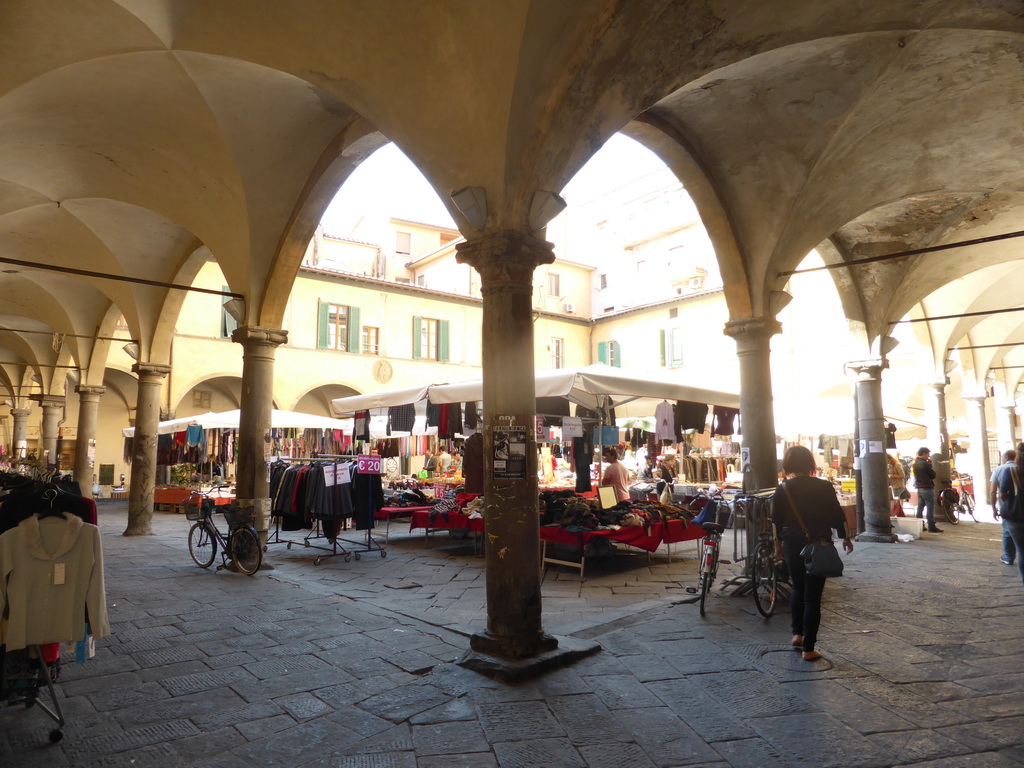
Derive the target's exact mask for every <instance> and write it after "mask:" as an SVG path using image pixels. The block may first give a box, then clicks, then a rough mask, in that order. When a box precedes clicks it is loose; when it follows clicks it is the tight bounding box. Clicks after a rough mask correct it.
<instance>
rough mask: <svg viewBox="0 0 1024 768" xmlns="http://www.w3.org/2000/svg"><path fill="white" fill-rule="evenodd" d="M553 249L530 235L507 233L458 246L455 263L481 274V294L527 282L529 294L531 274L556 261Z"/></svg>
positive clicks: (496, 234)
mask: <svg viewBox="0 0 1024 768" xmlns="http://www.w3.org/2000/svg"><path fill="white" fill-rule="evenodd" d="M553 247H554V246H553V245H552V244H551V243H549V242H547V241H545V240H541V239H540V238H537V237H534V236H533V235H528V234H526V233H524V232H517V231H515V230H511V229H509V230H504V231H501V232H495V233H493V234H490V235H485V236H484V237H478V238H475V239H473V240H467V241H465V242H463V243H459V244H458V245H456V246H455V260H456V261H457V262H458V263H459V264H469V265H470V266H471V267H473V268H474V269H476V271H477V272H479V273H480V278H481V282H482V286H481V289H482V290H486V289H487V287H488V286H489V285H491V286H493V285H496V284H501V283H522V282H524V281H526V282H529V283H530V286H531V291H532V286H533V271H534V270H535V269H536V268H537V267H539V266H540V265H541V264H551V263H552V262H553V261H554V260H555V253H554V251H553V250H552V248H553Z"/></svg>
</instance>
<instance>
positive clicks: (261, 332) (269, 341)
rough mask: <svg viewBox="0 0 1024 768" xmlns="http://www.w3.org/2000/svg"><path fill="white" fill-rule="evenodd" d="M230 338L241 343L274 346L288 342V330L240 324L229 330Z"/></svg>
mask: <svg viewBox="0 0 1024 768" xmlns="http://www.w3.org/2000/svg"><path fill="white" fill-rule="evenodd" d="M231 340H232V341H233V342H235V343H237V344H242V345H248V344H261V345H266V346H269V347H275V348H276V347H279V346H281V345H282V344H286V343H288V331H284V330H281V329H280V328H266V327H264V326H261V325H240V326H239V327H238V328H235V330H233V331H232V332H231Z"/></svg>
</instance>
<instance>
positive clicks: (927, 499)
mask: <svg viewBox="0 0 1024 768" xmlns="http://www.w3.org/2000/svg"><path fill="white" fill-rule="evenodd" d="M931 455H932V452H931V451H929V450H928V449H927V448H925V447H924V446H922V447H920V448H918V449H917V458H916V459H914V487H915V488H916V489H917V516H918V517H921V510H924V513H925V518H926V521H927V523H928V532H929V533H942V529H941V528H939V526H937V525H936V524H935V468H934V467H933V466H932V459H931Z"/></svg>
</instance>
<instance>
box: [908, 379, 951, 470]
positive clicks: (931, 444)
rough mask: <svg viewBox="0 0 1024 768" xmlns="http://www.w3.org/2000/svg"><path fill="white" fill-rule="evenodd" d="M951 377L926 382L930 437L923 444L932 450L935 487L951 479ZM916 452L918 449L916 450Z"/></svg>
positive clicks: (926, 406)
mask: <svg viewBox="0 0 1024 768" xmlns="http://www.w3.org/2000/svg"><path fill="white" fill-rule="evenodd" d="M948 385H949V379H947V378H941V379H936V380H935V381H929V382H926V383H925V398H926V399H925V412H926V414H927V417H928V425H927V426H928V437H927V440H926V442H924V443H922V445H925V446H927V447H928V448H930V449H931V452H932V464H933V466H934V467H935V481H936V482H935V487H936V488H941V487H942V482H943V481H944V480H948V479H949V427H947V426H946V387H947V386H948ZM914 453H915V454H916V453H917V451H914Z"/></svg>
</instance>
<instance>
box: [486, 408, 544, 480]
mask: <svg viewBox="0 0 1024 768" xmlns="http://www.w3.org/2000/svg"><path fill="white" fill-rule="evenodd" d="M534 428H536V427H534ZM526 430H527V422H526V417H525V416H497V417H495V420H494V461H493V465H492V466H493V477H494V479H495V480H525V479H526Z"/></svg>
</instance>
